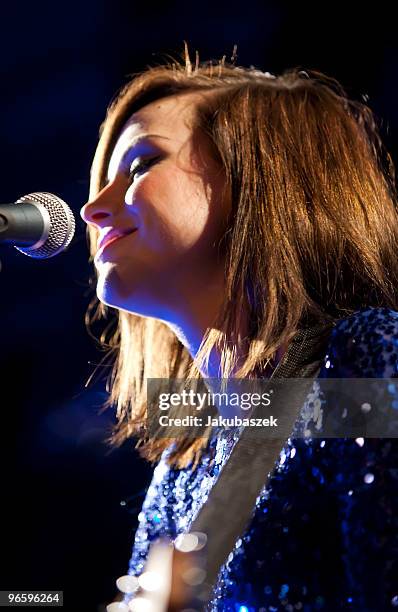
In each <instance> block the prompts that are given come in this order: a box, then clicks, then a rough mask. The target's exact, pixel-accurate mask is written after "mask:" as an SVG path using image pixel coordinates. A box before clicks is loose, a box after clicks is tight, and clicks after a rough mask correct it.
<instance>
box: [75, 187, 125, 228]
mask: <svg viewBox="0 0 398 612" xmlns="http://www.w3.org/2000/svg"><path fill="white" fill-rule="evenodd" d="M116 191H118V190H115V189H114V187H112V185H111V184H109V185H107V186H106V187H104V189H102V191H100V192H99V193H98V194H97V196H96V197H95V198H94V199H93V200H90V201H89V202H87V204H85V205H84V206H83V207H82V209H81V210H80V216H81V218H82V219H83V221H85V223H87V224H88V225H93V226H94V227H102V226H103V225H104V224H109V219H110V218H111V217H113V216H114V215H115V214H116V212H117V209H118V208H120V197H121V196H122V194H120V193H118V192H117V193H116ZM122 198H123V196H122ZM122 201H124V200H123V199H122Z"/></svg>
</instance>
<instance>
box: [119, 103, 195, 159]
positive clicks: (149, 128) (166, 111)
mask: <svg viewBox="0 0 398 612" xmlns="http://www.w3.org/2000/svg"><path fill="white" fill-rule="evenodd" d="M197 102H198V94H197V93H190V94H183V95H178V96H170V97H168V98H164V99H161V100H157V101H155V102H151V103H150V104H147V105H146V106H144V107H143V108H141V109H140V110H139V111H137V112H136V113H134V114H133V115H132V116H131V117H130V119H128V121H127V122H126V123H125V125H124V127H123V129H122V132H121V134H120V136H119V138H118V140H117V142H116V145H115V147H114V149H113V152H112V155H111V160H110V163H109V170H111V167H114V166H115V164H118V162H120V160H121V159H122V158H123V154H124V153H125V151H126V150H127V149H129V148H131V145H132V144H133V143H134V141H137V140H140V139H142V138H143V137H145V136H147V137H150V136H157V137H159V138H161V139H162V138H164V139H167V140H169V141H170V142H171V143H173V142H174V143H176V144H183V143H184V142H186V141H187V140H188V139H189V138H190V137H191V136H192V129H193V119H194V117H195V109H196V105H197Z"/></svg>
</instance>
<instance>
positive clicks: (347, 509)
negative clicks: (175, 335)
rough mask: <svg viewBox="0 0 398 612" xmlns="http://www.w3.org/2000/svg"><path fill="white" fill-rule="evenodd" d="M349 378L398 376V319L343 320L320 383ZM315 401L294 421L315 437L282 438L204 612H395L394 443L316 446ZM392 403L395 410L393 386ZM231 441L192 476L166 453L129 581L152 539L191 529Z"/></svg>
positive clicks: (363, 314) (397, 510)
mask: <svg viewBox="0 0 398 612" xmlns="http://www.w3.org/2000/svg"><path fill="white" fill-rule="evenodd" d="M350 377H354V378H361V377H367V378H379V377H388V378H397V377H398V312H395V311H392V310H389V309H387V308H364V309H362V310H360V311H358V312H357V313H354V314H353V315H351V316H349V317H346V318H345V319H341V320H340V321H338V322H337V323H336V326H335V327H334V329H333V332H332V334H331V336H330V340H329V345H328V347H327V350H326V352H325V357H324V360H323V363H322V367H321V370H320V372H319V378H350ZM315 387H316V385H315ZM318 387H319V385H318ZM318 393H319V391H315V393H314V397H313V398H312V399H311V401H312V406H311V407H309V406H307V407H306V410H307V413H306V411H305V410H304V407H303V412H302V414H301V415H300V416H301V418H302V419H303V420H302V421H300V422H298V424H297V426H302V431H305V430H306V429H307V430H308V432H309V435H308V436H307V438H297V437H294V436H291V437H290V438H288V439H287V440H286V443H285V445H284V448H283V449H282V451H281V453H280V457H279V459H278V461H277V463H276V465H275V470H274V471H273V472H272V474H271V477H270V479H269V481H268V483H267V485H266V486H264V488H263V491H262V492H261V494H260V495H259V496H258V498H257V501H256V506H255V508H254V509H253V516H252V518H251V521H250V523H249V525H248V526H247V528H246V530H245V532H244V533H242V534H241V536H240V538H239V539H238V541H237V542H236V544H235V547H234V548H233V549H232V550H231V552H230V554H229V557H228V560H227V561H226V563H225V564H224V565H223V566H222V567H221V569H220V572H219V575H218V579H217V582H216V585H215V587H214V590H213V593H212V598H211V601H210V602H209V603H208V605H207V607H206V612H237V611H240V612H246V610H248V611H249V612H260V611H261V612H265V611H266V612H282V611H286V610H288V611H291V610H302V612H314V611H315V610H322V611H325V612H335V611H345V610H348V609H349V610H355V612H376V610H377V611H379V610H389V609H391V608H393V607H394V608H396V607H398V594H397V584H398V559H397V551H398V468H397V466H398V440H397V439H395V438H367V439H363V438H357V440H355V439H353V438H352V439H351V438H328V439H327V441H326V442H325V440H321V439H319V438H312V437H311V429H310V426H309V423H310V418H311V410H312V414H314V410H315V411H317V416H318V422H320V421H319V419H320V417H321V415H322V413H325V411H327V410H328V406H327V405H325V403H323V402H322V401H321V397H320V396H319V395H318ZM388 397H389V398H390V408H391V411H395V410H396V408H395V405H396V406H397V407H398V385H397V386H396V385H394V384H392V385H390V388H389V396H388ZM372 401H373V398H371V397H369V398H366V401H365V402H364V404H368V405H369V406H372ZM315 402H316V403H315ZM395 403H396V404H395ZM366 409H367V408H366ZM366 409H365V410H366ZM394 413H395V412H394ZM343 414H344V413H343V411H341V413H340V418H344V416H343ZM321 431H322V423H321ZM236 439H237V437H234V435H232V434H231V432H218V433H217V435H216V436H214V438H212V440H211V441H210V443H209V448H208V450H209V452H208V453H206V455H205V456H204V457H203V459H202V461H201V463H200V465H199V466H198V468H197V469H196V470H195V471H192V470H191V469H190V468H186V469H183V470H178V469H174V468H169V467H168V466H167V464H166V461H165V459H166V457H167V452H168V451H166V452H165V453H164V455H163V457H162V459H161V461H160V462H159V464H158V466H157V467H156V469H155V471H154V475H153V479H152V483H151V485H150V487H149V489H148V492H147V496H146V498H145V501H144V504H143V507H142V512H141V513H140V515H139V525H138V528H137V530H136V535H135V542H134V548H133V554H132V558H131V560H130V565H129V574H133V575H138V574H139V573H140V572H142V570H143V567H144V563H145V559H146V556H147V553H148V548H149V545H150V543H151V542H152V541H153V540H154V539H156V538H158V537H159V536H161V535H169V536H171V537H175V536H176V535H177V534H179V533H183V532H184V531H186V530H187V529H189V525H190V524H191V522H192V521H193V520H194V518H195V517H196V515H197V513H198V512H199V510H200V508H201V506H202V505H203V504H204V503H206V500H207V497H208V495H209V493H210V490H211V488H212V486H213V484H214V483H215V482H216V480H217V478H218V475H219V473H220V470H221V468H222V466H223V465H224V463H225V462H226V460H227V459H228V457H229V454H230V452H231V450H232V448H233V446H234V444H235V442H236ZM247 469H248V470H249V469H250V466H248V467H247ZM265 481H266V474H264V482H265ZM226 520H228V517H226Z"/></svg>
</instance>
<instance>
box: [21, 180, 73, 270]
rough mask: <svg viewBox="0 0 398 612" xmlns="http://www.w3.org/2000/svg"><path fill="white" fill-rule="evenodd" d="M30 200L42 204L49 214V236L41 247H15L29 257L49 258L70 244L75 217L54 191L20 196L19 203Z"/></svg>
mask: <svg viewBox="0 0 398 612" xmlns="http://www.w3.org/2000/svg"><path fill="white" fill-rule="evenodd" d="M24 202H30V203H32V204H42V205H43V206H44V207H45V208H46V210H47V212H48V214H49V216H50V227H49V229H48V238H47V240H46V241H45V242H44V244H42V245H41V246H40V247H37V248H34V247H15V248H16V249H18V251H20V252H21V253H23V254H24V255H28V256H29V257H35V258H36V259H47V258H48V257H53V256H54V255H57V254H58V253H60V252H61V251H63V250H65V249H66V248H67V247H68V245H69V244H70V242H71V240H72V238H73V236H74V233H75V218H74V216H73V213H72V211H71V209H70V208H69V206H68V205H67V204H66V202H64V201H63V200H61V198H59V197H58V196H55V195H54V194H52V193H46V192H44V191H43V192H35V193H29V194H28V195H25V196H23V197H22V198H20V199H19V200H18V201H17V202H16V205H18V204H19V203H21V204H22V203H24Z"/></svg>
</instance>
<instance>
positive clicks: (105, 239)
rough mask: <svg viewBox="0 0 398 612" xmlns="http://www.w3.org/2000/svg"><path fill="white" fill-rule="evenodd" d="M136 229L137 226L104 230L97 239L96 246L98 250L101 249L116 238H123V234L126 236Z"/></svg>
mask: <svg viewBox="0 0 398 612" xmlns="http://www.w3.org/2000/svg"><path fill="white" fill-rule="evenodd" d="M136 230H137V228H136V227H134V228H131V229H128V230H110V231H108V232H106V234H104V235H103V236H102V237H100V239H99V242H98V247H97V248H98V251H99V250H101V251H103V250H104V248H105V247H107V246H108V245H110V244H111V243H112V242H115V240H118V239H119V238H123V236H128V235H129V234H132V233H133V232H135V231H136Z"/></svg>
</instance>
